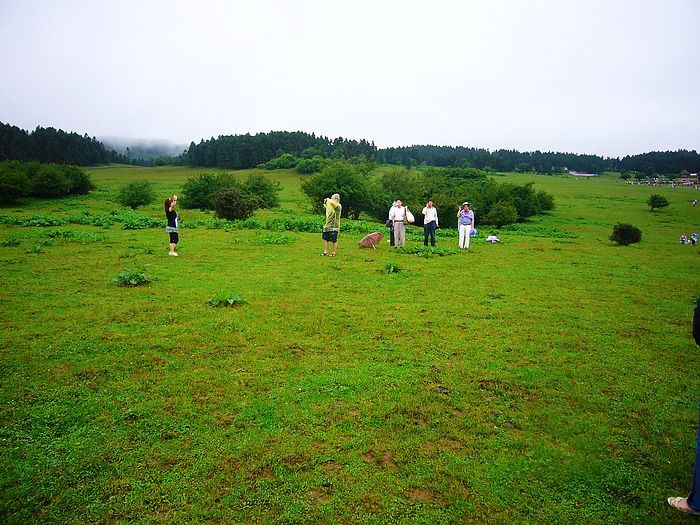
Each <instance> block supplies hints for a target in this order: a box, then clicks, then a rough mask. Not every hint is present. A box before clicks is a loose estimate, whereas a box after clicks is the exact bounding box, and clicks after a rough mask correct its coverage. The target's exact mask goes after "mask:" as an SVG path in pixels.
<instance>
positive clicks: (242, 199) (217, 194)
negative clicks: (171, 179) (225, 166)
mask: <svg viewBox="0 0 700 525" xmlns="http://www.w3.org/2000/svg"><path fill="white" fill-rule="evenodd" d="M224 190H233V193H229V192H227V191H224ZM279 191H280V185H279V183H278V182H275V181H272V180H270V179H268V178H267V177H264V176H263V175H249V176H248V177H247V178H246V179H245V180H244V181H242V182H241V181H239V180H238V179H237V178H236V177H234V176H233V175H231V174H229V173H225V172H224V173H220V174H218V175H212V174H210V173H200V174H199V175H198V176H197V177H194V178H190V179H187V182H186V183H185V186H184V188H183V191H182V193H183V198H182V201H183V202H182V206H183V208H190V209H193V208H198V209H200V210H214V211H216V212H217V215H218V216H219V217H222V218H226V219H245V218H246V217H249V216H250V215H251V214H252V213H253V211H255V210H256V209H258V208H274V207H276V206H279V195H278V194H279ZM237 207H238V208H237Z"/></svg>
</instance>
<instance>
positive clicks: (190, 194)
mask: <svg viewBox="0 0 700 525" xmlns="http://www.w3.org/2000/svg"><path fill="white" fill-rule="evenodd" d="M222 175H224V174H223V173H222V174H220V175H219V176H214V175H212V174H210V173H200V174H199V175H197V176H196V177H193V178H189V179H187V181H186V182H185V185H184V187H183V189H182V207H183V208H186V209H187V208H189V209H200V210H211V209H212V202H211V195H212V194H213V193H214V192H215V191H217V190H219V189H221V188H222V187H223V186H222V183H223V182H224V180H225V181H230V178H228V177H227V178H226V179H224V178H222ZM233 185H234V186H235V185H236V183H235V182H234V184H233Z"/></svg>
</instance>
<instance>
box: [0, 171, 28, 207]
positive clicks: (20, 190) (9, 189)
mask: <svg viewBox="0 0 700 525" xmlns="http://www.w3.org/2000/svg"><path fill="white" fill-rule="evenodd" d="M31 191H32V182H31V180H29V176H28V175H27V174H26V172H25V171H24V170H23V169H21V167H20V163H19V162H17V161H7V162H0V204H11V203H13V202H15V201H17V199H21V198H22V197H26V196H27V195H29V194H30V193H31Z"/></svg>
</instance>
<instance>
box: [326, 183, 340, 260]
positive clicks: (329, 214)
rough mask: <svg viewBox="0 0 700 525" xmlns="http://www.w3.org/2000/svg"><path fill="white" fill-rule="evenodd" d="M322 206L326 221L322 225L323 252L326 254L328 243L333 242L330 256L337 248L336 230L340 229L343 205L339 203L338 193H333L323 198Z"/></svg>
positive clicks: (332, 255) (333, 255)
mask: <svg viewBox="0 0 700 525" xmlns="http://www.w3.org/2000/svg"><path fill="white" fill-rule="evenodd" d="M323 207H324V208H325V209H326V223H325V224H324V225H323V235H322V237H323V243H324V248H323V253H322V254H321V255H323V256H326V255H328V243H329V242H330V243H333V253H331V254H330V256H331V257H335V251H336V250H337V249H338V232H339V231H340V212H341V211H342V210H343V207H342V206H341V205H340V195H338V194H337V193H334V194H333V195H331V198H330V199H323Z"/></svg>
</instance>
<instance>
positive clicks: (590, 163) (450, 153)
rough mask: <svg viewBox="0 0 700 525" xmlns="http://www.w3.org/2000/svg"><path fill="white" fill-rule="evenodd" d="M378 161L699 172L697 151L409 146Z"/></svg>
mask: <svg viewBox="0 0 700 525" xmlns="http://www.w3.org/2000/svg"><path fill="white" fill-rule="evenodd" d="M377 161H378V162H381V163H384V164H401V165H404V166H412V165H420V164H425V165H428V166H472V167H475V168H479V169H489V168H490V169H492V170H495V171H534V172H537V173H558V172H562V171H563V170H564V168H567V169H569V170H570V171H579V172H588V173H600V172H601V171H635V172H640V173H643V174H644V175H654V174H657V173H658V174H672V175H677V174H679V173H680V172H681V171H683V170H686V171H689V172H691V173H697V172H698V171H700V154H698V153H697V152H696V151H687V150H678V151H652V152H649V153H643V154H640V155H631V156H626V157H624V158H622V159H618V158H610V157H600V156H598V155H580V154H576V153H557V152H541V151H534V152H519V151H516V150H504V149H500V150H495V151H489V150H487V149H477V148H465V147H461V146H457V147H454V146H407V147H398V148H385V149H380V150H378V152H377Z"/></svg>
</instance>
